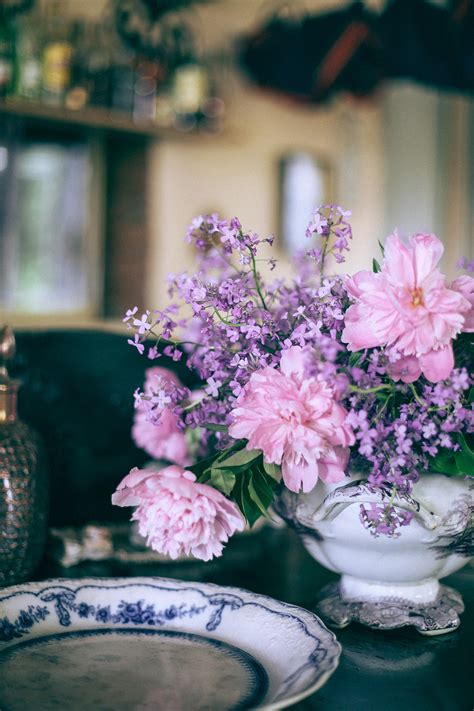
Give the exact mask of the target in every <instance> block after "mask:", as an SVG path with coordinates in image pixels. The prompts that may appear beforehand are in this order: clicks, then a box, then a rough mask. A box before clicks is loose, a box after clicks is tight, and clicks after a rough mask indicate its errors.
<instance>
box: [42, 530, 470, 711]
mask: <svg viewBox="0 0 474 711" xmlns="http://www.w3.org/2000/svg"><path fill="white" fill-rule="evenodd" d="M138 575H158V576H163V577H171V578H180V579H185V580H200V581H207V582H213V583H217V584H220V585H235V586H238V587H243V588H247V589H249V590H253V591H255V592H259V593H263V594H266V595H270V596H271V597H274V598H277V599H280V600H284V601H286V602H290V603H293V604H297V605H301V606H303V607H306V608H308V609H311V608H312V606H313V603H314V600H315V598H316V596H317V593H318V590H319V589H320V588H321V587H322V586H323V585H325V584H326V583H327V582H329V581H331V580H334V579H336V577H337V576H335V575H333V574H332V573H330V572H329V571H327V570H326V569H324V568H322V567H321V566H320V565H318V563H316V561H314V560H313V559H312V558H311V557H310V556H309V554H308V553H307V552H306V551H305V549H304V548H303V546H302V545H301V543H300V541H299V539H298V538H297V536H296V535H295V534H294V533H293V532H292V531H289V530H287V529H280V530H276V529H272V528H265V529H263V530H262V531H260V532H259V533H255V534H250V535H243V536H238V537H236V539H234V540H233V541H231V542H230V543H229V546H228V549H227V551H226V552H225V553H224V555H223V557H222V558H220V559H218V560H216V561H212V562H210V563H200V562H186V563H180V564H177V563H168V562H166V563H157V562H156V563H147V564H143V563H142V564H130V563H127V564H124V563H121V562H118V561H114V560H109V561H103V562H92V561H89V562H84V563H81V564H79V565H77V566H74V567H73V568H67V569H65V568H61V567H60V566H59V564H57V563H54V562H52V561H49V562H44V563H43V564H42V566H41V567H40V569H39V571H38V574H37V576H35V577H36V579H40V580H41V579H45V578H49V577H69V578H78V577H89V576H100V577H103V576H112V577H119V576H120V577H122V576H138ZM443 582H444V583H445V584H447V585H450V586H452V587H454V588H456V589H457V590H458V591H459V592H460V593H461V594H462V595H463V598H464V602H465V604H466V611H465V612H464V614H463V615H462V622H461V627H460V628H459V629H458V630H456V631H455V632H452V633H449V634H446V635H441V636H437V637H425V636H422V635H420V634H419V633H418V632H416V631H415V630H414V629H412V628H403V629H400V630H391V631H385V632H383V631H376V630H370V629H368V628H365V627H362V626H361V625H359V624H354V623H353V624H351V625H350V626H349V627H347V628H345V629H342V630H336V635H337V638H338V640H339V642H340V643H341V645H342V655H341V659H340V664H339V667H338V668H337V670H336V671H335V672H334V674H333V675H332V676H331V678H330V679H329V681H328V682H327V683H326V684H325V685H324V686H323V688H321V689H320V690H319V691H317V692H316V693H315V694H314V695H312V696H311V697H309V698H308V699H306V700H305V701H302V702H300V703H299V704H296V705H295V706H293V708H295V709H302V710H307V709H318V710H319V711H345V710H346V709H347V711H349V710H350V711H472V710H473V708H474V674H473V660H474V654H473V651H474V650H473V644H472V640H473V639H474V636H473V632H474V584H473V583H474V567H472V565H467V566H465V567H464V568H463V569H462V570H460V571H458V572H457V573H456V574H454V575H452V576H450V577H449V578H446V579H445V580H444V581H443Z"/></svg>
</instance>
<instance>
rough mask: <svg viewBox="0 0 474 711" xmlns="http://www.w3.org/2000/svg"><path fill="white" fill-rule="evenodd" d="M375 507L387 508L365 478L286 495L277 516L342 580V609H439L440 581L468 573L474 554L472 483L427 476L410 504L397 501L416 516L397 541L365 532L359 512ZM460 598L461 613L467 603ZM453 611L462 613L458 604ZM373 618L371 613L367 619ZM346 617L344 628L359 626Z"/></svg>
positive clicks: (415, 489) (406, 498) (408, 499)
mask: <svg viewBox="0 0 474 711" xmlns="http://www.w3.org/2000/svg"><path fill="white" fill-rule="evenodd" d="M371 502H374V503H381V499H380V495H379V494H375V493H373V492H371V491H370V489H369V488H368V487H367V485H366V483H365V482H364V480H363V479H361V477H360V476H356V475H352V476H350V477H348V480H347V482H346V483H345V484H344V485H342V486H341V485H340V484H339V485H337V484H336V485H335V484H332V485H330V484H325V483H324V482H321V481H320V482H318V484H317V485H316V487H315V488H314V489H313V490H312V491H311V492H310V493H309V494H293V493H291V492H289V491H288V490H284V491H283V493H282V494H281V498H280V501H279V504H278V512H279V513H280V515H282V516H283V518H285V519H286V521H287V522H288V523H289V524H290V525H291V526H293V527H294V528H295V529H296V530H297V531H298V532H299V533H300V535H301V537H302V540H303V543H304V545H305V546H306V548H307V549H308V551H309V552H310V553H311V555H312V556H313V557H314V558H315V559H316V560H317V561H318V562H319V563H321V564H322V565H324V566H325V567H326V568H329V570H332V571H334V572H336V573H340V574H341V575H342V578H341V582H340V585H339V586H338V588H337V593H335V592H334V589H333V592H332V594H333V596H334V594H337V596H338V599H339V603H340V604H341V605H343V604H344V603H348V604H351V603H375V604H378V605H379V606H380V605H381V604H382V603H384V602H387V601H392V602H393V601H398V604H399V606H400V603H401V602H403V603H406V604H407V605H408V606H409V605H410V603H412V604H414V605H418V606H420V605H421V606H423V605H424V606H428V607H433V605H435V606H439V604H440V596H441V595H442V593H443V589H442V587H440V584H439V579H440V578H443V577H445V576H446V575H449V574H450V573H453V572H454V571H456V570H458V569H459V568H461V567H462V566H463V565H465V564H466V563H467V562H468V561H469V559H470V557H471V556H472V555H473V554H474V550H473V531H474V529H473V510H474V499H473V481H472V480H469V479H467V478H466V479H460V478H449V477H446V476H444V475H442V474H424V475H422V476H421V478H420V480H419V481H418V482H417V483H416V484H415V485H414V487H413V492H412V495H411V496H404V497H397V498H396V499H395V501H394V503H395V505H396V506H398V507H400V508H402V509H404V510H408V511H411V512H413V514H414V516H413V520H412V522H411V523H410V525H408V526H405V527H403V528H401V529H400V535H399V536H398V537H396V538H393V537H392V538H389V537H386V536H383V535H380V536H374V535H373V534H372V533H371V532H370V531H369V530H367V529H366V528H365V527H364V526H363V525H362V523H361V520H360V505H361V504H363V503H365V504H367V503H371ZM385 503H386V501H385ZM446 590H449V589H446V588H445V589H444V591H446ZM456 596H457V598H456V599H457V607H459V606H461V607H460V609H459V610H458V611H461V609H462V602H460V597H459V596H458V595H457V593H456V594H455V597H456ZM451 597H452V596H451ZM451 602H452V600H451ZM443 604H446V603H445V602H443ZM453 604H454V608H456V601H455V602H454V603H453ZM326 606H327V605H326ZM451 606H453V605H451ZM368 610H369V608H367V606H366V608H365V613H366V614H368ZM346 612H347V613H348V614H347V615H346V616H345V617H344V616H343V617H344V619H341V620H340V626H344V624H347V623H348V621H350V619H359V618H358V616H357V615H354V614H349V613H350V612H351V611H350V610H346ZM352 612H354V610H352ZM379 612H380V610H379ZM432 613H433V610H431V611H430V614H432ZM451 617H452V618H453V620H452V624H451V623H450V625H449V628H450V629H451V628H452V627H453V626H457V624H459V621H458V622H457V624H456V621H455V619H454V618H456V617H457V614H456V611H454V612H453V614H452V615H451ZM346 618H348V619H346ZM359 621H364V620H360V619H359ZM333 622H334V620H333ZM392 622H394V621H393V620H392ZM368 624H370V622H368ZM406 624H408V623H406ZM441 624H444V621H443V622H442V623H441ZM372 626H378V627H387V626H399V625H398V624H390V620H387V624H383V623H382V622H380V621H378V622H377V623H376V624H374V625H372ZM422 631H429V630H422ZM439 631H441V630H439ZM442 631H445V630H444V628H443V630H442Z"/></svg>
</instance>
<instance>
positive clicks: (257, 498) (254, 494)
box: [248, 477, 269, 518]
mask: <svg viewBox="0 0 474 711" xmlns="http://www.w3.org/2000/svg"><path fill="white" fill-rule="evenodd" d="M248 491H249V496H250V498H251V499H252V501H253V502H254V504H255V505H256V506H257V508H258V510H259V511H260V513H261V514H262V516H265V517H266V518H269V516H268V511H267V507H266V506H265V504H264V503H263V501H262V499H261V498H260V496H259V495H258V492H257V489H256V488H255V484H254V479H253V477H250V479H249V482H248Z"/></svg>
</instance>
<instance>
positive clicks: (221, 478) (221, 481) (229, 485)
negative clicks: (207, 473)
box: [211, 469, 236, 496]
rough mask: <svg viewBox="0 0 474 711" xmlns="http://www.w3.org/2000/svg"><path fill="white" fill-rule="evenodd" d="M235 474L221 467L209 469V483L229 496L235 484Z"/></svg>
mask: <svg viewBox="0 0 474 711" xmlns="http://www.w3.org/2000/svg"><path fill="white" fill-rule="evenodd" d="M235 479H236V477H235V474H234V472H231V471H226V470H223V469H211V484H212V486H215V488H216V489H219V491H222V493H223V494H225V495H226V496H230V494H231V493H232V489H233V488H234V486H235Z"/></svg>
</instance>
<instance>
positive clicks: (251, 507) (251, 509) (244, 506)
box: [233, 475, 262, 527]
mask: <svg viewBox="0 0 474 711" xmlns="http://www.w3.org/2000/svg"><path fill="white" fill-rule="evenodd" d="M233 496H234V498H235V500H236V503H237V506H238V507H239V508H240V510H241V511H242V513H243V515H244V516H245V518H246V520H247V522H248V524H249V526H250V527H252V526H253V524H254V523H255V521H257V520H258V519H259V518H260V516H261V515H262V514H261V512H260V510H259V508H258V507H257V506H256V505H255V503H254V502H253V501H252V499H251V498H250V494H249V492H248V489H247V481H246V478H245V476H244V475H241V476H240V477H239V480H238V481H237V484H236V486H235V488H234V491H233Z"/></svg>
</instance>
